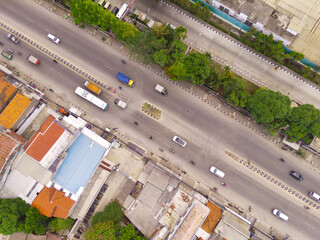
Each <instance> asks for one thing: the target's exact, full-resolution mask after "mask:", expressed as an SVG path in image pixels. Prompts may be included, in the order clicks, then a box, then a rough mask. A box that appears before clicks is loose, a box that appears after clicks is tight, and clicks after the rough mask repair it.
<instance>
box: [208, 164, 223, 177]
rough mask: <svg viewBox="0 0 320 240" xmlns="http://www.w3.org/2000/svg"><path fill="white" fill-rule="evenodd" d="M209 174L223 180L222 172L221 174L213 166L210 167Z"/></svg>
mask: <svg viewBox="0 0 320 240" xmlns="http://www.w3.org/2000/svg"><path fill="white" fill-rule="evenodd" d="M210 172H212V173H213V174H214V175H216V176H218V177H219V178H223V177H224V175H225V174H224V172H222V171H221V170H219V169H218V168H216V167H214V166H211V168H210Z"/></svg>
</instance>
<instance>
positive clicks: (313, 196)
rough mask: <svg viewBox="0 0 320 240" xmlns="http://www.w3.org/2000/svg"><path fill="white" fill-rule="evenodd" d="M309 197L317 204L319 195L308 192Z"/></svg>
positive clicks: (319, 198) (319, 200) (319, 199)
mask: <svg viewBox="0 0 320 240" xmlns="http://www.w3.org/2000/svg"><path fill="white" fill-rule="evenodd" d="M309 196H310V197H311V198H313V199H314V200H316V201H317V202H320V195H319V194H318V193H316V192H309Z"/></svg>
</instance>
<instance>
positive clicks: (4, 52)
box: [1, 50, 12, 60]
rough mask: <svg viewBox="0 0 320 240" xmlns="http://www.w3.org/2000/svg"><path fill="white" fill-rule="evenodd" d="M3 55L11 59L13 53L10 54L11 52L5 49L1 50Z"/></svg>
mask: <svg viewBox="0 0 320 240" xmlns="http://www.w3.org/2000/svg"><path fill="white" fill-rule="evenodd" d="M1 55H2V56H4V57H5V58H7V59H9V60H11V59H12V55H11V54H9V53H7V52H6V51H4V50H3V51H2V52H1Z"/></svg>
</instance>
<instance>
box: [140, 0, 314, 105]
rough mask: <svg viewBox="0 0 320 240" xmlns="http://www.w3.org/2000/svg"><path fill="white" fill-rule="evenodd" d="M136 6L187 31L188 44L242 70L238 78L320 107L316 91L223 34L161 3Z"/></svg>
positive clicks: (142, 1) (146, 0)
mask: <svg viewBox="0 0 320 240" xmlns="http://www.w3.org/2000/svg"><path fill="white" fill-rule="evenodd" d="M170 4H171V3H170ZM135 7H136V8H137V9H139V10H142V11H143V12H145V13H147V12H148V16H149V17H150V18H153V19H154V20H157V21H160V22H162V23H171V24H173V25H175V26H183V27H185V28H187V30H188V37H187V40H188V41H189V42H191V43H193V44H195V45H196V46H197V47H198V48H199V47H201V48H202V49H204V50H205V51H208V52H210V53H211V54H212V55H213V56H216V57H218V58H220V59H221V60H222V61H223V62H226V64H227V65H230V66H231V67H234V68H235V69H237V70H239V71H241V72H242V73H243V74H240V75H244V74H247V75H248V76H251V77H253V78H254V79H255V80H256V81H257V82H258V83H260V84H259V85H260V86H261V83H262V84H265V85H266V86H267V87H268V88H270V89H273V90H276V91H279V92H281V93H282V94H284V95H287V96H289V97H290V98H291V99H293V100H295V101H297V102H299V103H310V104H312V105H314V106H315V107H316V108H320V94H319V93H320V92H319V90H317V89H315V88H313V87H311V86H309V85H307V84H306V83H303V82H301V81H299V80H298V79H296V78H295V77H293V76H291V75H289V74H288V73H287V72H284V71H282V70H280V69H278V70H275V69H274V66H273V65H271V64H270V63H267V62H265V61H264V60H262V59H261V58H259V57H257V56H256V55H253V54H252V53H250V52H248V51H247V50H245V49H243V48H241V47H240V46H238V45H236V44H235V43H233V42H231V41H229V40H226V38H224V37H223V36H222V35H219V34H217V33H214V32H213V31H211V30H209V29H208V28H207V27H205V26H203V25H201V24H199V23H196V22H195V21H194V20H192V19H191V18H189V17H187V16H185V15H183V14H181V13H178V12H177V11H176V10H174V9H172V8H171V7H168V6H166V5H165V4H163V3H161V1H155V0H140V1H136V2H135ZM237 73H238V72H237ZM317 88H319V86H318V87H317Z"/></svg>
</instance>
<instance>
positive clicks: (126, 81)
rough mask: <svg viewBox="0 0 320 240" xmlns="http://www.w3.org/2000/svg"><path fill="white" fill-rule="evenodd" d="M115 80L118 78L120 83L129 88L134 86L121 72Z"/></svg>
mask: <svg viewBox="0 0 320 240" xmlns="http://www.w3.org/2000/svg"><path fill="white" fill-rule="evenodd" d="M116 78H118V79H119V80H120V81H121V82H123V83H125V84H127V85H128V86H129V87H133V86H134V81H133V80H132V79H131V78H130V77H128V76H127V75H125V74H123V73H122V72H118V73H117V76H116Z"/></svg>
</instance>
